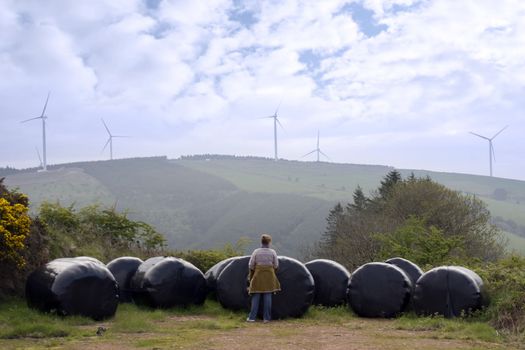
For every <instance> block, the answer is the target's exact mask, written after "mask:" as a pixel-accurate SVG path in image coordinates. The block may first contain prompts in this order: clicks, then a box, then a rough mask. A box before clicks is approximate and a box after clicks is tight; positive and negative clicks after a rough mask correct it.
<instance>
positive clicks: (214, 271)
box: [204, 257, 238, 299]
mask: <svg viewBox="0 0 525 350" xmlns="http://www.w3.org/2000/svg"><path fill="white" fill-rule="evenodd" d="M237 258H238V257H233V258H228V259H224V260H222V261H219V262H218V263H216V264H215V265H213V266H212V267H210V269H209V270H208V271H206V273H205V274H204V278H206V287H207V288H208V293H209V294H210V295H211V297H212V298H214V299H216V298H217V293H216V291H217V278H219V275H220V274H221V272H222V270H224V268H225V267H226V266H228V265H229V264H230V263H231V262H232V261H233V260H235V259H237Z"/></svg>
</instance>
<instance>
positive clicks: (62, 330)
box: [0, 299, 519, 349]
mask: <svg viewBox="0 0 525 350" xmlns="http://www.w3.org/2000/svg"><path fill="white" fill-rule="evenodd" d="M245 317H246V315H245V313H244V312H231V311H228V310H224V309H223V308H221V307H220V305H219V304H218V303H217V302H214V301H210V300H208V301H207V302H206V303H205V304H204V305H203V306H193V307H189V308H177V309H169V310H153V309H148V308H142V307H137V306H135V305H129V304H126V305H121V306H119V309H118V312H117V314H116V315H115V317H114V318H112V319H110V320H106V321H103V322H96V321H93V320H90V319H87V318H83V317H68V318H63V317H58V316H53V315H46V314H42V313H39V312H37V311H34V310H31V309H29V308H27V306H26V305H25V303H24V302H23V301H22V300H20V299H13V300H9V301H7V302H4V303H2V304H0V348H1V349H41V348H73V349H77V348H78V349H80V348H93V347H96V348H100V349H105V348H107V349H118V348H157V349H164V348H180V349H185V348H191V349H193V348H195V349H197V348H200V349H203V348H211V347H213V348H215V349H228V348H232V349H237V348H243V345H244V346H248V345H253V344H255V342H257V341H260V340H263V341H264V339H265V338H266V337H268V336H269V337H271V339H272V341H273V342H274V343H273V347H274V348H294V347H293V346H294V344H295V346H296V348H302V349H303V348H304V349H316V348H319V347H325V345H331V346H332V347H329V348H330V349H336V348H340V347H338V346H337V344H339V343H338V341H339V342H342V343H346V342H348V341H352V342H353V341H356V342H358V343H359V341H361V342H362V344H363V346H362V347H361V346H357V347H356V348H363V349H369V348H371V349H372V348H375V349H381V348H384V349H396V348H403V347H404V348H412V347H413V346H416V347H418V348H421V349H438V348H444V347H445V348H451V349H452V348H454V349H455V348H462V349H471V348H472V349H503V348H505V349H509V348H519V344H514V343H513V342H512V339H508V338H505V337H502V336H501V335H499V334H498V333H497V332H496V331H495V330H494V329H493V328H492V327H490V326H489V325H488V324H487V323H485V322H481V321H477V320H475V319H457V320H446V319H443V318H438V317H436V318H417V317H416V316H414V315H411V314H408V315H405V316H402V317H400V318H397V319H394V320H383V319H379V320H378V319H363V318H358V317H356V316H355V315H353V314H352V313H351V312H350V311H349V310H348V309H347V308H346V307H339V308H330V309H328V308H322V307H312V308H310V310H309V311H308V312H307V314H306V315H305V316H304V317H302V318H300V319H291V320H285V321H276V322H273V323H272V324H270V325H264V326H263V325H262V324H261V323H256V324H247V323H246V322H245ZM99 327H104V328H105V329H106V330H105V331H104V332H103V334H102V335H101V336H97V335H96V332H97V330H98V329H99ZM312 333H316V334H312ZM396 344H397V345H396ZM403 344H404V345H403ZM407 344H409V345H407ZM398 345H399V347H396V346H398ZM236 346H237V347H236Z"/></svg>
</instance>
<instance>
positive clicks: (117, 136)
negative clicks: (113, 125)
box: [111, 135, 131, 138]
mask: <svg viewBox="0 0 525 350" xmlns="http://www.w3.org/2000/svg"><path fill="white" fill-rule="evenodd" d="M111 137H127V138H129V137H131V136H127V135H111Z"/></svg>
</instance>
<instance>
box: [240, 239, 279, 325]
mask: <svg viewBox="0 0 525 350" xmlns="http://www.w3.org/2000/svg"><path fill="white" fill-rule="evenodd" d="M271 242H272V237H271V236H270V235H266V234H264V235H262V236H261V248H257V249H255V250H254V251H253V253H252V256H251V257H250V262H249V263H248V266H249V268H250V287H249V288H248V293H249V294H250V295H251V296H252V308H251V311H250V315H249V316H248V319H246V321H248V322H255V318H256V317H257V312H258V311H259V301H260V300H261V295H262V298H263V304H264V305H263V320H264V322H270V320H271V318H272V293H275V292H278V291H280V290H281V285H280V284H279V280H278V279H277V276H276V275H275V271H276V270H277V269H278V268H279V260H278V259H277V253H275V250H273V249H271V248H270V243H271Z"/></svg>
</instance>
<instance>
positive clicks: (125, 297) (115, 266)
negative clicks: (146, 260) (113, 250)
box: [106, 256, 143, 303]
mask: <svg viewBox="0 0 525 350" xmlns="http://www.w3.org/2000/svg"><path fill="white" fill-rule="evenodd" d="M142 263H143V261H142V260H140V259H139V258H135V257H131V256H123V257H120V258H116V259H114V260H112V261H110V262H109V263H108V264H107V265H106V266H107V268H108V269H109V271H111V273H112V274H113V276H114V277H115V279H116V280H117V283H118V289H119V301H120V302H121V303H131V302H133V295H132V290H131V279H132V278H133V276H134V275H135V272H136V271H137V269H138V268H139V266H140V265H141V264H142Z"/></svg>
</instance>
